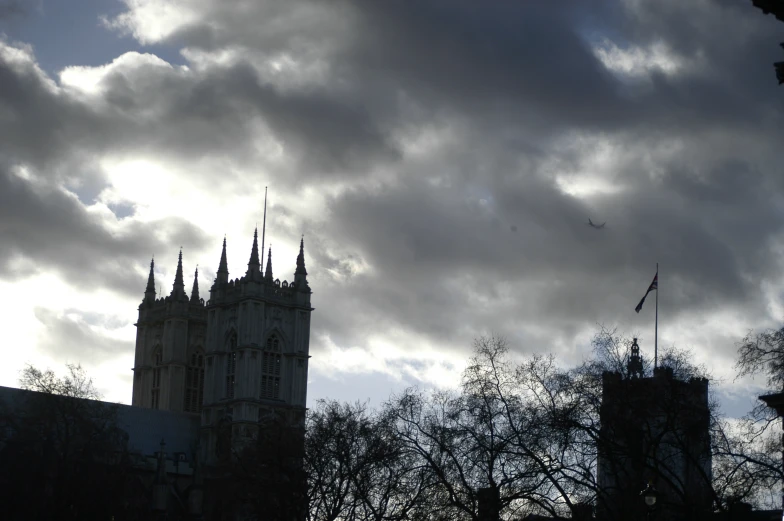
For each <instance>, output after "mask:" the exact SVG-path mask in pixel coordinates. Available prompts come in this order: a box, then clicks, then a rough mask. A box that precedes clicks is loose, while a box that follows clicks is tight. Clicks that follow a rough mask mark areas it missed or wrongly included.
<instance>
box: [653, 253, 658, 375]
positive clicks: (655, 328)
mask: <svg viewBox="0 0 784 521" xmlns="http://www.w3.org/2000/svg"><path fill="white" fill-rule="evenodd" d="M658 280H659V263H658V262H657V263H656V281H657V284H656V319H655V322H654V326H653V368H654V369H656V368H657V367H659V284H658Z"/></svg>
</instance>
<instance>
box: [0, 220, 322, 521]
mask: <svg viewBox="0 0 784 521" xmlns="http://www.w3.org/2000/svg"><path fill="white" fill-rule="evenodd" d="M310 297H311V290H310V287H309V285H308V281H307V270H306V269H305V254H304V240H302V241H300V248H299V255H298V256H297V258H296V268H295V270H294V276H293V280H291V282H288V281H286V280H284V281H282V282H281V281H280V280H279V279H275V278H273V272H272V251H271V249H270V250H269V251H268V254H267V262H266V266H264V270H263V271H262V263H261V261H260V257H259V246H258V236H257V233H256V232H254V236H253V244H252V248H251V254H250V260H249V262H248V268H247V270H246V272H245V274H244V275H243V276H242V277H241V278H235V279H233V280H230V279H229V271H228V263H227V259H226V240H225V239H224V241H223V250H222V252H221V256H220V263H219V266H218V270H217V276H216V278H215V280H214V282H213V284H212V287H211V288H210V298H209V300H208V301H206V302H205V301H204V299H202V298H201V297H200V295H199V281H198V270H196V271H195V274H194V279H193V286H192V290H191V294H190V295H187V294H186V292H185V284H184V281H183V266H182V252H180V254H179V259H178V262H177V270H176V274H175V278H174V285H173V288H172V291H171V293H170V294H169V295H168V296H166V297H162V298H156V291H155V275H154V263H153V262H151V263H150V274H149V278H148V281H147V288H146V291H145V293H144V299H143V300H142V303H141V305H140V306H139V319H138V321H137V323H136V327H137V336H136V354H135V363H134V368H133V371H134V376H133V394H132V406H127V405H117V404H107V403H104V402H96V401H90V400H77V399H73V398H64V397H59V396H53V395H45V394H43V393H35V392H31V391H22V390H18V389H8V388H0V429H2V432H0V434H5V435H3V436H0V455H3V454H6V455H8V454H11V452H9V451H11V450H12V449H13V446H9V445H8V444H9V443H11V444H13V443H17V446H20V447H21V446H22V445H24V446H25V447H26V449H25V450H28V451H30V454H36V456H35V457H36V458H38V457H39V456H40V460H41V461H49V460H52V458H49V457H46V456H45V455H43V456H42V455H41V454H43V453H42V452H41V451H44V452H45V451H49V452H52V450H56V449H52V448H51V447H49V445H51V444H49V442H47V441H46V436H44V437H43V438H42V439H43V440H44V441H43V442H41V443H39V442H37V441H36V442H35V443H26V444H24V443H22V444H20V442H25V440H24V439H22V438H23V433H21V432H20V433H16V432H11V431H12V430H13V429H12V426H13V425H15V424H19V425H22V424H24V425H27V424H30V425H31V426H32V427H31V428H32V429H37V430H40V429H39V428H38V427H37V426H36V425H37V423H35V422H40V421H41V420H40V418H43V419H44V420H47V421H48V419H47V418H48V417H49V416H52V415H47V414H42V413H41V411H40V410H33V409H34V408H32V407H31V406H29V405H28V404H29V403H34V402H35V403H38V402H40V401H41V400H43V402H42V403H44V404H45V405H46V407H51V408H53V409H54V410H63V411H65V410H68V411H71V410H74V407H72V406H71V405H72V404H80V405H79V407H78V408H77V409H78V412H79V414H78V415H77V414H73V413H70V412H69V414H70V416H68V417H67V418H66V420H65V423H66V424H67V423H69V422H70V423H74V421H77V422H78V423H80V424H84V425H86V426H88V427H89V429H86V428H85V429H82V430H84V431H85V432H88V431H89V432H93V431H95V432H100V433H101V435H102V436H104V437H106V438H107V440H109V438H108V436H109V434H112V433H114V434H112V436H113V437H112V438H111V444H110V443H109V442H108V441H107V442H106V443H105V444H104V448H102V449H101V451H103V452H107V451H108V452H111V453H113V454H114V455H111V454H110V455H108V456H107V455H106V454H98V455H97V456H95V457H94V458H93V459H94V460H95V461H94V463H95V465H98V467H96V468H99V467H100V469H103V468H110V469H120V470H118V471H117V472H114V474H117V475H118V476H120V477H118V478H117V479H120V478H122V479H125V478H123V477H122V476H125V475H127V472H132V473H133V476H131V477H132V479H130V481H122V483H130V486H131V488H132V489H133V490H128V491H127V496H126V498H125V499H124V500H122V501H120V500H117V501H115V502H110V503H111V504H110V505H109V506H108V507H107V508H109V509H110V510H111V512H109V511H108V510H107V519H108V514H110V513H111V515H115V513H116V514H117V516H118V517H117V519H118V520H119V519H153V518H157V517H154V516H153V517H145V516H148V515H153V514H155V515H156V516H158V517H161V518H164V517H165V518H166V519H169V520H176V519H221V520H223V519H240V518H241V519H261V518H264V519H286V520H287V521H293V520H301V519H304V516H305V512H306V504H305V502H304V485H305V481H304V477H303V476H304V474H303V473H302V457H303V455H304V420H305V410H306V409H305V404H306V398H307V378H308V359H309V343H310V314H311V312H312V311H313V308H312V307H311V305H310ZM30 397H32V398H30ZM39 397H40V399H41V400H39V399H38V398H39ZM74 400H76V401H74ZM69 404H70V405H69ZM55 416H57V415H55ZM24 417H30V418H31V421H27V422H26V423H24V422H20V421H16V420H17V419H22V418H24ZM64 417H65V416H64ZM57 421H58V420H57V418H54V419H53V422H49V423H51V424H52V426H51V428H53V429H55V430H56V429H59V428H60V427H61V425H59V424H57ZM61 423H62V422H61ZM109 424H111V428H108V427H107V428H104V426H107V425H109ZM115 427H116V429H115ZM104 431H105V432H104ZM35 432H37V431H35ZM116 433H120V434H116ZM89 436H90V434H85V435H83V436H82V437H83V438H89ZM47 447H48V448H47ZM5 449H8V450H6V452H5V453H4V452H3V450H5ZM63 450H65V449H63ZM17 452H18V451H17ZM99 452H100V451H99ZM39 453H40V454H39ZM96 454H97V453H96ZM117 454H122V459H123V461H124V463H123V465H124V466H122V467H121V468H120V467H116V465H114V463H112V462H113V461H114V460H115V459H116V457H115V456H116V455H117ZM117 457H119V456H117ZM96 458H97V459H96ZM240 460H241V461H240ZM107 462H109V463H107ZM12 463H13V462H12ZM243 463H244V465H243ZM14 464H16V463H14ZM73 464H74V465H76V466H77V467H79V466H80V465H82V463H81V462H79V461H78V458H77V459H74V460H73ZM107 465H108V467H107ZM100 469H99V470H100ZM128 469H132V470H128ZM100 471H101V472H104V471H103V470H100ZM36 472H37V470H36ZM96 472H98V471H96ZM50 474H51V472H50ZM91 475H92V474H91ZM95 475H97V474H95ZM52 476H54V474H52ZM30 479H31V480H38V479H39V478H38V477H35V476H33V477H31V478H30ZM40 481H41V483H42V484H44V483H50V482H51V483H54V482H55V481H56V480H54V478H52V479H49V478H47V477H46V474H45V473H44V474H42V475H41V476H40ZM118 483H120V481H118ZM52 486H54V487H55V488H56V485H52ZM118 486H120V485H118ZM122 486H125V485H122ZM111 490H112V491H116V490H117V487H114V488H112V489H111ZM113 493H114V492H113ZM63 501H66V500H63ZM134 505H136V506H134ZM47 508H48V507H47ZM115 508H116V510H114V509H115ZM284 508H285V512H286V514H285V515H282V516H280V515H279V514H280V513H281V512H282V511H283V510H282V509H284ZM133 509H135V510H134V512H136V513H137V514H138V515H137V516H136V517H129V514H128V512H129V511H131V510H133ZM260 509H261V510H263V512H264V513H263V515H259V511H260ZM59 514H62V513H58V512H54V513H53V514H52V515H54V516H55V518H57V516H58V515H59ZM68 515H71V516H73V515H74V514H73V512H70V513H68ZM139 516H141V517H139ZM20 519H21V518H20Z"/></svg>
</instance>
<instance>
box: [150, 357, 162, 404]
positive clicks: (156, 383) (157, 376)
mask: <svg viewBox="0 0 784 521" xmlns="http://www.w3.org/2000/svg"><path fill="white" fill-rule="evenodd" d="M152 358H153V368H152V391H151V396H150V402H151V404H150V406H151V407H152V408H153V409H157V408H158V406H159V405H160V399H161V365H163V353H162V352H161V348H160V347H157V348H156V349H155V353H154V354H153V355H152Z"/></svg>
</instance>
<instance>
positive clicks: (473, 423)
mask: <svg viewBox="0 0 784 521" xmlns="http://www.w3.org/2000/svg"><path fill="white" fill-rule="evenodd" d="M747 340H748V339H747ZM747 343H748V342H747ZM630 344H631V341H630V339H625V338H622V337H621V336H619V335H617V334H616V333H615V332H614V331H607V330H604V329H603V330H602V331H601V332H599V333H598V334H597V335H596V336H595V338H594V341H593V347H594V353H593V356H592V358H590V359H589V360H587V361H585V362H584V363H583V364H581V365H579V366H577V367H574V368H570V369H569V368H566V369H565V368H562V367H559V365H558V364H557V361H556V359H555V357H553V356H551V355H550V356H541V355H533V356H528V357H524V358H522V359H520V360H518V361H514V360H513V359H512V357H511V356H510V353H509V348H508V346H507V344H506V342H505V341H504V340H503V339H501V338H492V337H491V338H480V339H478V340H476V341H475V343H474V348H475V349H474V356H473V357H472V359H471V360H470V362H469V364H468V367H467V368H466V369H465V371H464V373H463V377H462V381H461V384H460V386H459V387H458V388H457V389H454V390H442V391H428V392H425V391H421V390H418V389H415V388H412V389H408V390H406V391H404V392H402V393H400V394H398V395H394V396H392V397H390V399H389V400H388V401H387V402H386V403H385V404H383V405H382V406H381V407H379V408H377V409H375V410H370V409H369V408H368V407H367V406H366V405H364V404H361V403H354V404H350V403H341V402H338V401H334V400H322V401H319V402H318V405H317V406H316V407H315V408H313V409H312V410H311V411H309V414H308V420H307V437H306V450H305V471H306V474H307V476H308V494H307V495H308V503H309V516H310V517H309V519H310V520H312V521H331V520H338V519H339V520H366V519H367V520H378V521H380V520H404V519H412V520H414V519H422V520H425V519H427V520H473V521H478V520H479V519H480V507H479V495H480V490H481V489H485V488H494V489H497V491H498V498H499V500H500V517H501V519H509V520H514V519H522V518H524V517H525V516H526V515H529V514H538V515H544V516H552V517H566V518H569V517H576V518H577V517H580V516H581V515H584V513H585V512H586V507H585V505H590V506H591V508H594V509H596V510H597V511H601V512H602V517H603V519H607V520H608V521H609V520H611V519H614V516H618V517H619V518H621V517H622V516H628V515H629V514H630V512H617V511H615V513H614V511H613V509H612V508H609V507H612V506H613V505H607V504H603V502H606V501H608V500H607V498H606V497H604V496H603V495H602V494H600V493H599V489H598V485H597V475H596V471H597V460H598V458H599V457H600V453H603V454H604V457H605V458H608V457H610V456H608V455H612V456H611V457H612V458H616V459H618V460H619V462H620V463H619V464H618V465H616V466H615V468H623V467H624V465H625V464H624V463H623V462H624V461H627V460H628V459H631V458H633V457H634V455H633V454H631V453H630V451H631V450H632V449H630V448H629V443H628V439H629V436H630V435H631V432H629V433H623V432H622V433H616V436H615V439H607V436H603V435H602V431H601V427H602V425H601V422H600V416H599V413H600V408H601V404H602V375H603V373H604V372H606V371H611V372H617V373H620V374H621V375H622V376H628V375H627V374H626V373H627V362H628V356H629V355H628V353H629V345H630ZM659 364H660V366H661V367H664V368H670V369H671V370H672V374H673V377H674V378H675V379H678V380H680V381H686V382H687V381H689V380H691V379H701V378H709V375H708V374H707V373H706V371H705V369H704V368H703V367H698V366H695V365H694V363H693V361H692V357H691V355H690V354H689V353H688V352H685V351H682V350H678V349H675V348H671V349H668V350H666V351H665V352H664V353H663V354H662V355H661V356H660V362H659ZM643 371H644V375H645V376H651V374H652V372H653V371H652V367H651V364H650V362H649V361H647V360H643ZM621 400H623V397H622V398H621ZM667 400H668V401H667V402H665V403H664V404H663V405H662V406H661V407H660V410H657V411H656V415H658V419H657V420H656V421H657V422H659V423H658V424H659V425H665V426H668V427H666V428H667V429H669V430H670V431H671V432H669V433H667V435H666V436H665V438H666V440H665V439H664V438H662V437H661V436H660V434H661V433H657V432H653V431H655V430H656V429H652V428H650V426H651V424H650V423H647V424H645V425H646V426H647V431H646V430H645V429H643V432H642V437H643V439H641V440H639V443H640V445H639V446H638V447H637V448H639V447H647V448H646V449H645V450H647V451H649V453H646V454H645V455H644V458H643V459H642V461H640V462H638V463H637V464H638V465H641V467H640V468H639V469H637V470H638V473H637V474H634V476H638V475H640V476H642V475H644V476H650V477H651V478H653V477H654V476H655V479H656V480H658V486H659V488H660V489H666V490H667V491H668V494H669V495H670V496H671V497H666V498H661V501H663V502H664V503H668V504H670V505H671V507H672V511H674V512H681V513H682V514H681V515H682V516H683V517H684V518H689V519H698V518H699V517H701V516H708V515H710V513H711V512H722V511H729V510H730V509H733V508H734V507H735V506H736V505H738V504H739V503H740V502H746V503H750V504H751V505H753V506H754V507H757V508H766V507H767V508H780V497H779V496H778V495H777V494H775V492H774V491H773V489H774V488H775V486H776V483H777V482H778V481H779V480H780V479H781V478H782V468H781V444H780V443H781V442H780V439H779V437H778V434H777V433H775V432H773V431H774V430H773V429H768V428H767V427H768V426H769V425H770V423H771V422H772V421H773V419H774V418H775V415H774V414H772V413H771V411H769V410H767V409H766V408H764V407H758V408H756V409H755V410H754V411H752V412H751V413H749V415H747V416H746V417H745V418H743V419H742V420H740V421H738V420H730V419H727V418H723V417H722V416H721V414H720V412H719V406H718V402H717V400H716V399H715V397H714V396H713V395H710V399H709V401H708V409H707V410H708V413H709V418H707V423H708V426H707V434H708V435H709V440H704V442H705V444H706V447H707V446H708V445H707V444H709V447H710V452H711V455H712V468H710V469H708V470H707V472H701V473H700V472H698V473H697V477H696V478H695V477H694V476H692V477H691V478H690V479H691V480H692V481H690V482H689V483H685V482H681V481H680V480H679V477H678V475H679V472H678V469H677V467H678V465H681V464H682V462H683V461H691V462H693V463H694V464H695V468H699V461H698V459H699V458H701V457H702V455H701V454H696V453H694V450H695V448H694V436H693V433H689V432H685V431H686V428H683V429H681V427H680V426H679V425H683V424H684V423H683V419H682V417H683V416H685V415H687V414H691V413H690V412H689V409H688V405H687V404H688V403H689V401H690V400H691V397H689V396H682V397H680V398H678V397H675V396H673V395H670V396H668V398H667ZM622 405H623V404H622ZM629 407H631V404H629ZM690 428H691V427H690ZM630 429H631V426H630ZM638 435H639V434H638ZM646 436H647V437H646ZM624 440H625V441H624ZM656 444H659V445H660V446H659V447H658V448H659V449H660V453H661V454H665V453H666V454H668V456H667V457H666V458H665V457H664V456H656V455H655V454H654V453H655V450H656V449H655V448H654V447H655V446H656ZM664 445H666V447H664ZM665 449H666V450H665ZM673 453H676V454H678V457H677V458H674V459H673V457H672V455H673ZM674 460H677V461H674ZM619 472H620V471H619ZM627 478H628V479H632V478H633V476H632V475H631V474H630V475H629V476H627ZM695 479H696V480H697V481H700V480H701V481H702V483H697V485H698V487H699V488H700V489H701V493H702V494H703V495H702V497H703V498H704V497H705V494H707V495H708V496H709V498H710V499H709V500H708V502H709V503H710V505H711V506H710V507H709V508H708V509H707V510H706V509H703V510H700V508H698V506H697V505H696V503H697V502H698V501H697V499H696V498H695V497H693V495H694V494H695V493H696V492H695V490H692V489H693V488H695V487H694V485H695V482H694V480H695ZM628 485H629V487H630V489H631V490H633V491H634V494H635V495H636V494H638V493H639V491H641V490H642V489H643V488H644V487H645V485H646V482H645V481H642V482H640V483H629V484H628ZM701 501H702V504H704V503H705V501H704V500H701ZM642 508H643V507H642V503H641V502H640V509H641V510H640V512H639V514H640V515H644V510H642Z"/></svg>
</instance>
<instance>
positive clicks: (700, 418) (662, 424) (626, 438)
mask: <svg viewBox="0 0 784 521" xmlns="http://www.w3.org/2000/svg"><path fill="white" fill-rule="evenodd" d="M600 422H601V435H600V440H599V460H598V463H597V485H598V488H599V495H598V498H597V501H598V503H597V514H598V516H597V517H598V518H601V519H606V520H608V521H609V520H613V519H642V518H643V517H644V516H645V507H644V505H643V501H642V498H640V495H639V494H640V491H642V490H643V489H644V488H645V487H646V484H647V483H648V482H651V484H652V485H653V486H654V487H655V488H656V489H657V490H658V493H659V499H658V501H657V505H658V508H657V510H658V512H657V514H656V516H657V517H656V518H657V519H661V520H666V521H672V520H679V519H682V520H687V519H688V520H698V519H702V518H704V517H705V516H707V515H709V514H710V512H711V509H712V495H711V488H710V484H711V478H712V474H711V450H710V434H709V425H710V409H709V406H708V380H706V379H704V378H691V379H689V380H688V381H683V380H679V379H677V378H675V377H674V376H673V370H672V369H671V368H668V367H659V368H657V369H654V374H653V377H647V378H646V377H644V376H643V371H642V362H641V359H640V356H639V346H638V345H637V339H634V345H633V347H632V356H631V357H630V360H629V367H628V375H627V376H626V377H624V376H622V375H621V374H620V373H616V372H605V373H604V374H603V375H602V404H601V409H600Z"/></svg>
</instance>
